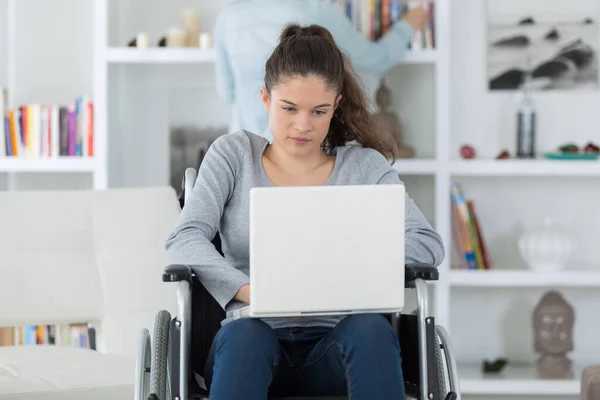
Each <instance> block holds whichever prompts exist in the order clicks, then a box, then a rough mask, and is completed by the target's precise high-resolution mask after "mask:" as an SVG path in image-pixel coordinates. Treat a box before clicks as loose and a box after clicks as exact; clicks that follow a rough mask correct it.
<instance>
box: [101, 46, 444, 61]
mask: <svg viewBox="0 0 600 400" xmlns="http://www.w3.org/2000/svg"><path fill="white" fill-rule="evenodd" d="M106 60H107V62H109V63H112V64H190V63H196V64H201V63H213V62H215V60H216V57H215V52H214V50H213V49H208V50H203V49H198V48H185V47H184V48H165V47H150V48H141V49H138V48H137V47H109V48H108V50H107V52H106ZM435 62H437V52H436V51H435V50H418V51H409V52H408V53H407V55H406V58H405V59H404V61H403V62H402V63H404V64H426V63H435Z"/></svg>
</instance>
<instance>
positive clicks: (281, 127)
mask: <svg viewBox="0 0 600 400" xmlns="http://www.w3.org/2000/svg"><path fill="white" fill-rule="evenodd" d="M264 83H265V85H264V87H263V88H262V89H261V92H260V95H261V98H262V100H263V103H264V106H265V108H266V110H267V111H268V114H269V126H270V128H271V130H272V132H273V142H272V143H269V141H268V140H267V139H265V138H263V137H261V136H259V135H256V134H254V133H251V132H247V131H240V132H237V133H233V134H228V135H224V136H222V137H220V138H219V139H218V140H216V141H215V142H214V143H213V145H212V146H211V147H210V149H209V151H208V153H207V155H206V157H205V158H204V160H203V162H202V164H201V167H200V170H199V174H198V178H197V181H196V183H195V187H194V189H193V192H192V193H191V194H190V196H189V199H188V201H187V203H186V204H185V207H184V209H183V210H182V212H181V216H180V218H179V221H178V222H177V225H176V227H175V230H174V231H173V232H172V234H171V235H170V236H169V238H168V240H167V244H166V247H167V250H168V253H169V256H170V259H171V261H172V262H174V263H182V264H188V265H193V266H194V272H195V273H196V274H197V276H198V278H199V279H200V280H201V281H202V283H203V284H204V286H205V287H206V288H207V290H208V291H209V292H210V293H211V295H212V296H213V297H214V298H215V299H216V300H217V301H218V302H219V304H220V305H221V306H222V307H223V309H224V310H226V311H231V310H234V309H236V308H239V307H241V306H244V305H246V304H248V303H249V293H250V286H249V271H248V265H249V254H248V247H249V246H248V243H249V242H248V240H249V238H248V219H249V215H248V202H249V191H250V189H251V188H252V187H255V186H294V185H349V184H395V183H399V182H400V180H399V177H398V173H397V172H396V171H395V170H394V169H393V168H392V166H391V165H390V163H389V161H388V160H387V159H386V158H385V157H384V156H383V154H387V153H388V152H390V150H391V149H389V148H388V147H387V146H390V144H388V143H385V142H383V141H381V140H380V138H379V137H378V136H377V131H376V130H374V126H373V125H372V120H371V118H370V116H369V113H368V112H367V110H366V107H365V94H364V93H363V91H362V90H361V87H360V86H359V83H358V81H357V79H356V78H355V75H354V73H353V71H352V69H351V66H350V64H349V62H347V60H346V59H345V57H344V55H343V54H342V52H341V51H340V49H339V48H338V47H337V46H336V44H335V42H334V40H333V38H332V36H331V34H330V33H329V31H327V30H326V29H325V28H323V27H320V26H315V25H312V26H308V27H300V26H298V25H291V26H288V27H287V28H285V29H284V31H283V33H282V34H281V37H280V42H279V45H278V46H277V47H276V48H275V50H274V52H273V53H272V55H271V57H270V58H269V60H268V61H267V63H266V72H265V78H264ZM351 141H356V142H358V144H359V145H356V144H351V145H348V144H347V143H348V142H351ZM405 202H406V203H405V205H406V237H405V248H406V262H407V263H416V262H420V263H427V264H433V265H435V266H437V265H439V264H440V263H441V262H442V260H443V258H444V256H445V253H444V247H443V244H442V241H441V239H440V236H439V235H438V234H437V233H436V232H435V231H434V230H433V229H432V227H431V226H430V224H429V223H428V222H427V220H426V219H425V218H424V216H423V215H422V213H421V212H420V210H419V209H418V208H417V206H416V205H415V204H414V202H413V201H412V200H411V198H410V197H409V196H408V195H406V198H405ZM217 231H218V232H219V233H220V235H221V240H222V246H223V252H224V254H225V257H221V256H220V255H219V253H217V252H216V250H215V249H214V247H213V245H212V244H211V239H212V238H213V237H214V236H215V234H216V233H217ZM205 379H206V381H207V384H208V385H210V395H211V399H216V400H220V399H227V400H233V399H246V400H252V399H266V398H267V393H270V394H274V395H279V396H280V395H286V394H289V393H290V392H293V393H295V394H298V393H301V394H303V395H308V396H310V395H339V394H346V393H348V394H349V395H350V397H351V398H352V399H357V400H360V399H365V400H366V399H378V400H384V399H394V400H396V399H402V398H403V396H404V383H403V378H402V368H401V358H400V348H399V344H398V340H397V338H396V336H395V334H394V332H393V330H392V327H391V325H390V324H389V322H388V321H387V320H385V319H384V318H383V317H382V316H380V315H375V314H361V315H352V316H347V317H320V318H314V317H306V318H287V319H286V318H281V319H275V318H274V319H268V320H260V319H238V320H234V321H231V322H229V321H224V323H223V325H222V328H221V329H220V331H219V332H218V333H217V336H216V337H215V340H214V343H213V346H212V349H211V353H210V356H209V359H208V361H207V364H206V370H205Z"/></svg>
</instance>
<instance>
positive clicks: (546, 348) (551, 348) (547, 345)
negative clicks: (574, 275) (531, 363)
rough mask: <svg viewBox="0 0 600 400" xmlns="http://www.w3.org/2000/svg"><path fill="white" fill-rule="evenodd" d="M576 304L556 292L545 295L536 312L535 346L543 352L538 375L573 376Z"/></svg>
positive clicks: (564, 377)
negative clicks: (568, 356) (572, 360)
mask: <svg viewBox="0 0 600 400" xmlns="http://www.w3.org/2000/svg"><path fill="white" fill-rule="evenodd" d="M574 321H575V316H574V312H573V307H572V306H571V305H569V303H567V302H566V301H565V299H564V298H563V297H562V296H561V295H560V294H559V293H558V292H556V291H554V290H551V291H548V292H546V294H545V295H544V296H543V297H542V298H541V300H540V301H539V303H538V304H537V306H536V308H535V310H534V313H533V329H534V349H535V351H536V352H537V353H539V354H540V357H539V358H538V361H537V368H538V376H539V377H540V378H542V379H570V378H573V367H572V362H571V360H570V359H568V358H567V353H568V352H570V351H573V325H574Z"/></svg>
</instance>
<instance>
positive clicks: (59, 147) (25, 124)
mask: <svg viewBox="0 0 600 400" xmlns="http://www.w3.org/2000/svg"><path fill="white" fill-rule="evenodd" d="M59 156H61V157H65V156H77V157H93V156H94V104H93V102H92V101H91V100H90V99H89V97H87V96H80V97H78V98H76V99H74V100H73V101H72V102H70V103H69V104H67V105H60V104H24V105H19V106H17V107H14V108H6V107H4V113H3V114H1V115H0V158H4V157H20V158H51V157H59Z"/></svg>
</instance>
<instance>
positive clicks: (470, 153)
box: [460, 144, 477, 160]
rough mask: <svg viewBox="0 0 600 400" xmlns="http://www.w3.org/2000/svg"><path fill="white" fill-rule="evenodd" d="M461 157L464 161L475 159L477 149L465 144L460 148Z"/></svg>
mask: <svg viewBox="0 0 600 400" xmlns="http://www.w3.org/2000/svg"><path fill="white" fill-rule="evenodd" d="M460 155H461V156H462V158H464V159H467V160H468V159H471V158H475V156H476V155H477V153H476V152H475V148H474V147H473V146H471V145H468V144H465V145H463V146H462V147H461V148H460Z"/></svg>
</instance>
